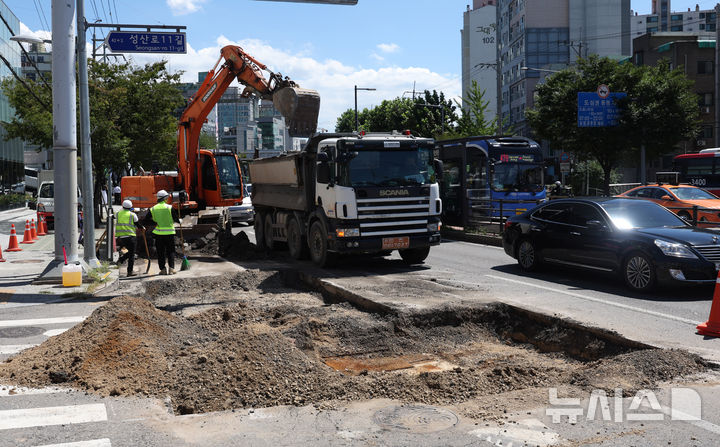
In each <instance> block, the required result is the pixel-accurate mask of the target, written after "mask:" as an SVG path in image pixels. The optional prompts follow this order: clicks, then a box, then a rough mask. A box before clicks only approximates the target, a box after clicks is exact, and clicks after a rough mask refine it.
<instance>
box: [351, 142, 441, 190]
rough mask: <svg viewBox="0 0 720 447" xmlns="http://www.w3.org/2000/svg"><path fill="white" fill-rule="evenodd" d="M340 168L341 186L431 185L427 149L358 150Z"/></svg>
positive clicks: (433, 173)
mask: <svg viewBox="0 0 720 447" xmlns="http://www.w3.org/2000/svg"><path fill="white" fill-rule="evenodd" d="M356 154H357V155H356V156H354V158H353V159H352V160H350V162H349V163H347V164H342V165H341V166H340V178H339V181H338V183H339V184H340V185H343V186H352V187H363V186H390V187H392V186H419V185H427V184H430V183H434V182H435V181H436V180H435V168H434V167H433V156H432V155H433V154H432V149H431V148H419V149H413V150H377V151H376V150H362V151H358V152H356Z"/></svg>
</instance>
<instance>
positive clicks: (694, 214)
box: [665, 205, 720, 228]
mask: <svg viewBox="0 0 720 447" xmlns="http://www.w3.org/2000/svg"><path fill="white" fill-rule="evenodd" d="M665 208H667V209H669V210H670V211H672V212H674V213H675V214H680V212H681V211H686V212H687V216H688V217H687V218H685V217H683V216H680V217H683V218H685V219H686V220H687V221H688V222H689V223H691V224H692V225H693V226H694V227H700V228H711V227H720V209H716V208H705V207H702V206H698V205H693V206H692V207H688V206H666V207H665ZM704 212H707V213H711V214H713V215H714V218H715V219H717V220H714V221H713V220H709V219H707V218H705V217H704V216H700V217H699V218H698V216H699V215H700V213H704Z"/></svg>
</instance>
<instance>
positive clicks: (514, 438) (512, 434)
mask: <svg viewBox="0 0 720 447" xmlns="http://www.w3.org/2000/svg"><path fill="white" fill-rule="evenodd" d="M469 434H470V435H474V436H477V437H478V438H480V439H483V440H485V441H488V442H491V443H492V442H496V441H497V442H496V443H495V444H494V445H502V446H505V447H511V446H512V445H513V442H517V443H518V445H519V446H522V445H528V444H529V445H537V446H547V445H554V444H557V443H558V441H560V435H558V434H557V433H554V432H551V431H539V430H532V429H528V428H522V427H517V426H514V425H503V426H502V427H483V428H478V429H476V430H472V431H470V432H469Z"/></svg>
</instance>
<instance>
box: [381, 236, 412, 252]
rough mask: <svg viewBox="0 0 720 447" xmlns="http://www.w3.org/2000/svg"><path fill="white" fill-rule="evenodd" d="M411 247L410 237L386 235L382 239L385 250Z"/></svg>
mask: <svg viewBox="0 0 720 447" xmlns="http://www.w3.org/2000/svg"><path fill="white" fill-rule="evenodd" d="M408 247H410V237H409V236H403V237H384V238H383V240H382V248H383V250H396V249H400V248H408Z"/></svg>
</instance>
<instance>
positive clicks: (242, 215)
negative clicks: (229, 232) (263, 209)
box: [229, 184, 255, 225]
mask: <svg viewBox="0 0 720 447" xmlns="http://www.w3.org/2000/svg"><path fill="white" fill-rule="evenodd" d="M251 193H252V185H251V184H247V185H245V188H244V190H243V200H242V204H239V205H232V206H230V207H229V210H230V218H231V219H232V222H233V224H235V223H240V222H246V223H247V224H248V225H252V224H253V223H254V222H255V209H254V208H253V205H252V200H251V199H250V194H251Z"/></svg>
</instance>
